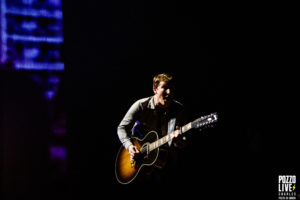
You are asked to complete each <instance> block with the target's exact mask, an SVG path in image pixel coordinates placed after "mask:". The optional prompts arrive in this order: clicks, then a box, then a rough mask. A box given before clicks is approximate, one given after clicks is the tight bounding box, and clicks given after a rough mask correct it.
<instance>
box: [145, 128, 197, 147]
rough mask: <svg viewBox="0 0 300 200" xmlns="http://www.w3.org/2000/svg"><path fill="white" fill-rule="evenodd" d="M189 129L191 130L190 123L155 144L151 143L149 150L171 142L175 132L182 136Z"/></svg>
mask: <svg viewBox="0 0 300 200" xmlns="http://www.w3.org/2000/svg"><path fill="white" fill-rule="evenodd" d="M191 128H192V123H191V122H190V123H188V124H186V125H184V126H183V127H181V129H180V130H175V131H173V132H171V133H169V134H167V135H166V136H164V137H162V138H160V139H158V140H156V141H155V142H152V143H151V144H150V145H149V150H150V151H152V150H154V149H156V148H158V147H160V146H162V145H164V144H166V143H167V142H169V141H171V140H172V139H173V138H174V136H175V134H176V133H177V132H178V133H179V134H183V133H185V132H187V131H188V130H190V129H191Z"/></svg>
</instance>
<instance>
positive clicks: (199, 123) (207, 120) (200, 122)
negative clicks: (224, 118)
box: [192, 113, 218, 128]
mask: <svg viewBox="0 0 300 200" xmlns="http://www.w3.org/2000/svg"><path fill="white" fill-rule="evenodd" d="M217 121H218V115H217V113H211V114H209V115H206V116H203V117H200V118H198V119H196V120H195V121H193V122H192V127H193V128H200V127H206V126H208V125H212V124H214V123H215V122H217Z"/></svg>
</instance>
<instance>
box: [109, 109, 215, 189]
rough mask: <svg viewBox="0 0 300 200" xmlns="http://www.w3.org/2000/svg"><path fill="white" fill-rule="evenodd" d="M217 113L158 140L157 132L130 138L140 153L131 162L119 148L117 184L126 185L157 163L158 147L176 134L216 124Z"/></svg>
mask: <svg viewBox="0 0 300 200" xmlns="http://www.w3.org/2000/svg"><path fill="white" fill-rule="evenodd" d="M217 120H218V115H217V113H212V114H209V115H206V116H203V117H200V118H198V119H196V120H195V121H193V122H189V123H188V124H186V125H184V126H183V127H181V129H180V130H175V131H173V132H171V133H169V134H167V135H166V136H164V137H162V138H159V137H158V134H157V132H155V131H150V132H148V133H147V134H146V135H145V137H144V138H143V139H139V138H137V137H132V138H131V139H132V142H133V144H134V145H135V146H136V147H137V148H138V150H139V151H140V153H139V154H137V156H136V157H135V158H134V162H132V160H131V158H130V155H129V152H128V151H127V150H126V149H125V148H124V147H123V146H121V148H120V150H119V152H118V154H117V158H116V162H115V175H116V178H117V180H118V182H119V183H121V184H128V183H131V182H132V181H134V180H135V179H136V177H137V176H142V175H139V174H140V171H141V169H142V168H143V167H147V166H152V165H154V164H155V163H156V162H157V161H158V159H157V158H158V155H159V153H160V149H159V147H160V146H162V145H164V144H166V143H167V142H169V141H171V140H172V139H173V137H174V135H175V133H176V131H179V134H183V133H185V132H187V131H188V130H190V129H192V128H201V127H208V126H210V125H212V124H213V123H215V122H217Z"/></svg>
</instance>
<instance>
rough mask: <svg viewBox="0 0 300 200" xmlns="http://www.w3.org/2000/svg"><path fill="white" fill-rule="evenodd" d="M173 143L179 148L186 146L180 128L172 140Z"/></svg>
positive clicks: (177, 128)
mask: <svg viewBox="0 0 300 200" xmlns="http://www.w3.org/2000/svg"><path fill="white" fill-rule="evenodd" d="M172 141H173V143H174V145H175V146H176V147H178V148H183V147H185V146H186V140H185V138H184V137H183V136H182V135H181V130H180V127H179V126H176V131H175V135H174V138H172Z"/></svg>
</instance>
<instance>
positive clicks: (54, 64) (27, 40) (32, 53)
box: [0, 0, 64, 71]
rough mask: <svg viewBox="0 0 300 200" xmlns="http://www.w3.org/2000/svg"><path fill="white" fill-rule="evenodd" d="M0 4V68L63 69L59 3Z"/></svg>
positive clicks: (7, 0) (14, 0)
mask: <svg viewBox="0 0 300 200" xmlns="http://www.w3.org/2000/svg"><path fill="white" fill-rule="evenodd" d="M0 2H1V9H0V28H1V29H0V32H1V33H0V63H1V65H0V66H10V67H11V68H13V69H15V70H20V69H22V70H55V71H61V70H64V63H63V59H62V45H63V42H64V39H63V21H62V17H63V14H62V0H43V1H41V0H1V1H0Z"/></svg>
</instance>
